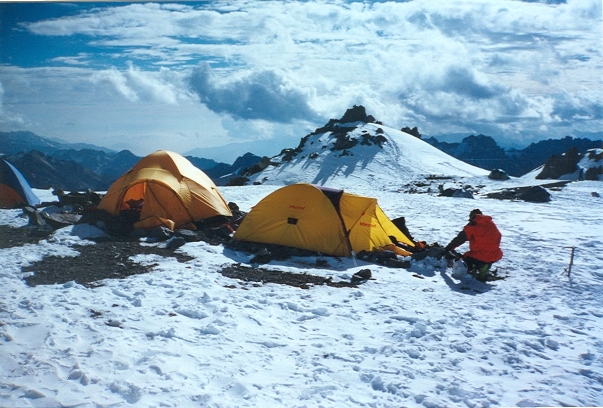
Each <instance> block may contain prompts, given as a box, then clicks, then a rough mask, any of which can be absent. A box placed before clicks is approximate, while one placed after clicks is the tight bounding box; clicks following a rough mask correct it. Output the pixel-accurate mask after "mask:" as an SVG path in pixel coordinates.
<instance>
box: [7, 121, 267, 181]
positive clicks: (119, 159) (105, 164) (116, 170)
mask: <svg viewBox="0 0 603 408" xmlns="http://www.w3.org/2000/svg"><path fill="white" fill-rule="evenodd" d="M0 155H2V156H3V158H4V159H6V160H7V161H9V162H10V163H12V164H13V165H14V166H15V167H17V168H18V169H19V171H21V173H22V174H23V175H24V176H25V178H26V179H27V180H28V182H29V183H30V185H31V186H32V187H34V188H50V187H54V188H59V189H62V190H65V191H69V190H78V191H83V190H86V189H90V190H95V191H102V190H106V189H108V188H109V186H110V185H111V184H112V183H113V181H115V180H116V179H117V178H118V177H119V176H121V175H122V174H124V173H125V172H126V171H128V170H129V169H131V168H132V167H133V166H134V165H135V164H136V163H137V162H138V161H139V160H140V159H141V157H139V156H136V155H135V154H133V153H132V152H130V151H129V150H122V151H120V152H116V151H114V150H110V149H106V148H102V147H97V146H94V145H89V144H80V143H66V142H61V141H58V140H51V139H47V138H45V137H41V136H38V135H36V134H34V133H31V132H24V131H19V132H0ZM187 159H189V160H190V161H191V162H192V163H193V164H194V165H195V166H197V167H198V168H200V169H201V170H203V171H204V172H205V173H206V174H207V175H208V176H209V177H210V178H212V179H213V180H215V181H216V183H217V184H218V183H223V184H226V183H227V182H228V178H224V177H225V176H227V175H229V174H233V175H236V174H237V172H240V171H241V170H242V169H243V168H246V167H249V166H251V165H252V164H254V163H256V162H257V161H259V160H260V157H259V156H255V155H253V154H251V153H248V154H246V155H244V156H242V157H239V158H238V159H237V160H236V161H235V162H234V163H233V164H232V165H229V164H226V163H218V162H216V161H214V160H210V159H204V158H198V157H191V156H187Z"/></svg>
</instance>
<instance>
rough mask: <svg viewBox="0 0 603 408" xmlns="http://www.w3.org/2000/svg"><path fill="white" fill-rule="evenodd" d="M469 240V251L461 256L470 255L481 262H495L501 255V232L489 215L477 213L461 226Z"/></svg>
mask: <svg viewBox="0 0 603 408" xmlns="http://www.w3.org/2000/svg"><path fill="white" fill-rule="evenodd" d="M463 231H465V234H466V235H467V239H468V240H469V252H466V253H465V254H464V255H463V257H471V258H473V259H477V260H478V261H482V262H496V261H498V260H500V259H501V258H502V256H503V252H502V250H501V249H500V239H501V234H500V231H498V228H496V225H495V224H494V222H493V221H492V217H490V216H489V215H482V214H477V215H476V216H475V218H474V219H473V221H472V222H470V223H469V224H467V225H465V228H463Z"/></svg>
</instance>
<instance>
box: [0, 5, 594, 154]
mask: <svg viewBox="0 0 603 408" xmlns="http://www.w3.org/2000/svg"><path fill="white" fill-rule="evenodd" d="M602 38H603V27H602V18H601V1H600V0H567V1H563V0H555V1H552V0H549V1H545V0H543V1H518V0H499V1H495V2H493V1H489V0H482V1H477V0H451V1H446V2H434V1H428V0H409V1H398V2H388V1H379V2H369V1H365V2H353V1H244V0H242V1H214V2H211V1H210V2H198V3H196V2H180V3H179V2H173V3H170V2H159V3H139V2H137V3H115V2H109V3H89V2H71V3H54V2H53V3H50V2H33V3H27V2H18V3H16V2H15V3H13V2H4V3H0V130H1V131H13V130H29V131H32V132H34V133H36V134H39V135H41V136H46V137H54V138H60V139H63V140H66V141H69V142H87V143H94V144H97V145H102V146H106V147H110V148H113V149H117V150H119V149H123V148H127V149H130V150H132V151H133V152H135V153H136V154H140V155H143V154H147V153H150V152H152V151H154V150H157V149H169V150H174V151H177V152H180V153H185V152H188V151H190V150H193V149H204V150H203V151H204V152H205V153H206V154H205V156H206V157H210V158H216V159H218V160H222V161H232V160H234V158H236V156H237V155H238V154H241V153H244V152H246V151H252V152H253V153H256V154H266V155H273V154H276V153H278V152H279V151H280V150H281V149H283V148H286V147H295V146H296V145H297V143H298V141H299V139H300V138H301V137H303V136H304V135H306V134H307V133H309V132H310V131H313V130H314V129H316V128H317V127H320V126H322V125H324V124H325V123H326V122H327V121H328V120H329V119H330V118H339V117H341V116H342V115H343V113H344V112H345V110H346V109H347V108H349V107H351V106H353V105H360V104H361V105H364V106H365V107H366V108H367V111H368V113H369V114H372V115H373V116H375V117H376V118H377V119H378V120H381V121H382V122H383V123H384V124H385V125H387V126H391V127H394V128H398V129H399V128H402V127H404V126H410V127H414V126H417V127H418V128H419V131H420V132H421V133H423V134H424V135H425V136H436V137H438V138H440V139H442V140H449V139H450V138H452V137H453V136H451V135H455V137H457V138H458V137H463V136H468V135H471V134H479V133H482V134H486V135H489V136H492V137H494V138H495V139H496V140H497V141H498V143H499V144H501V145H503V146H518V147H524V146H527V145H528V144H529V143H531V142H534V141H538V140H540V139H543V138H544V139H546V138H561V137H564V136H566V135H571V136H576V137H585V136H587V137H589V136H590V137H593V138H601V137H603V133H602V131H603V126H602V125H603V69H601V68H603V56H602V54H603V40H602Z"/></svg>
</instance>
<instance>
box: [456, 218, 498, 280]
mask: <svg viewBox="0 0 603 408" xmlns="http://www.w3.org/2000/svg"><path fill="white" fill-rule="evenodd" d="M501 237H502V236H501V233H500V231H499V230H498V228H497V227H496V224H494V221H492V217H490V216H489V215H484V214H483V213H482V212H481V211H480V210H479V209H477V208H476V209H475V210H472V211H471V212H470V213H469V223H468V224H467V225H465V227H464V228H463V230H462V231H461V232H459V234H458V235H457V236H456V237H455V238H454V239H453V240H452V241H450V243H449V244H448V245H446V247H444V251H445V253H448V252H450V251H452V250H454V249H455V248H457V247H459V246H461V245H462V244H464V243H465V242H467V241H469V251H467V252H465V253H464V254H463V255H462V258H463V261H465V264H466V265H467V270H468V271H469V273H471V274H473V275H476V277H477V278H478V279H479V280H485V279H486V275H487V273H488V270H489V269H490V266H492V264H493V263H494V262H496V261H499V260H500V259H501V258H502V256H503V252H502V250H501V249H500V240H501Z"/></svg>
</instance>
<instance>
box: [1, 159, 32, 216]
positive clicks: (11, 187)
mask: <svg viewBox="0 0 603 408" xmlns="http://www.w3.org/2000/svg"><path fill="white" fill-rule="evenodd" d="M38 204H40V199H39V198H38V196H36V195H35V193H34V192H33V191H32V190H31V187H30V186H29V183H28V182H27V180H25V177H23V175H22V174H21V172H19V170H17V168H16V167H15V166H13V165H12V164H10V163H9V162H7V161H6V160H0V208H15V207H18V206H20V205H30V206H36V205H38Z"/></svg>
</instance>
